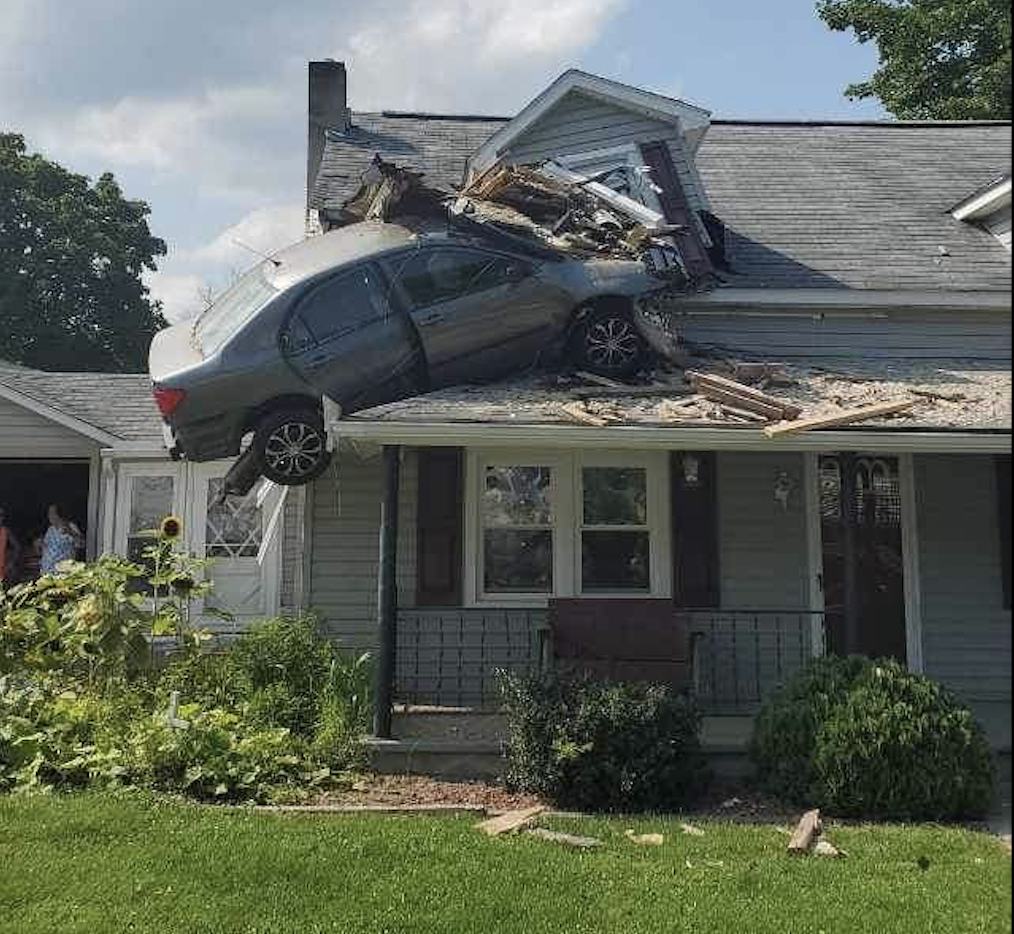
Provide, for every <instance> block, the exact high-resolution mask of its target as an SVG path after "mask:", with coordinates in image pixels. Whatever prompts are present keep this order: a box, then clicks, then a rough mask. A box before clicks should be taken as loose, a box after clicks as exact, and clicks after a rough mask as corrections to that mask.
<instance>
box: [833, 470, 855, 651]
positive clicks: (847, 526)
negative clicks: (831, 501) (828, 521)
mask: <svg viewBox="0 0 1014 934" xmlns="http://www.w3.org/2000/svg"><path fill="white" fill-rule="evenodd" d="M838 463H839V466H840V470H841V523H842V525H841V528H842V564H843V581H842V583H843V587H844V593H843V595H842V602H843V610H844V617H845V646H844V648H845V654H846V655H853V654H855V653H857V652H858V651H859V625H860V619H859V617H860V605H859V549H858V541H857V538H856V523H857V521H858V517H857V515H856V506H857V505H858V490H857V488H856V457H855V455H854V454H842V455H841V456H840V457H839V459H838Z"/></svg>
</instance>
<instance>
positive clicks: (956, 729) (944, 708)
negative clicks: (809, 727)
mask: <svg viewBox="0 0 1014 934" xmlns="http://www.w3.org/2000/svg"><path fill="white" fill-rule="evenodd" d="M814 767H815V769H816V773H817V780H818V782H819V786H820V788H821V789H822V792H823V796H824V800H825V801H826V803H827V806H828V807H829V808H832V809H833V810H834V811H836V812H838V813H840V814H844V815H847V816H852V817H889V818H895V819H900V820H958V819H961V818H967V817H980V816H982V815H983V814H985V813H986V812H987V810H988V809H989V806H990V802H991V800H992V796H993V779H994V774H993V759H992V755H991V753H990V749H989V744H988V743H987V741H986V738H985V735H984V733H983V731H982V728H981V727H980V726H979V724H978V723H977V722H976V721H975V718H974V717H973V716H972V713H971V711H969V710H968V709H967V708H965V707H963V706H962V705H961V704H959V703H958V702H957V701H956V700H955V698H954V697H953V695H952V694H951V693H950V692H949V691H947V690H946V689H945V688H943V687H942V686H941V685H939V684H937V683H935V682H933V681H930V680H929V679H927V678H922V677H919V676H917V675H912V674H910V673H909V672H907V671H906V670H905V669H904V668H903V667H902V666H900V665H898V664H897V663H895V662H881V663H878V664H876V665H871V666H869V667H868V668H867V669H866V670H865V671H864V673H863V675H862V676H861V677H860V678H859V680H858V681H857V682H856V683H855V685H854V686H853V688H852V690H851V691H850V692H849V694H848V697H847V698H846V699H845V701H844V703H842V704H840V705H838V706H837V707H836V708H835V709H834V710H832V711H831V713H830V715H829V716H828V718H827V719H826V720H825V721H824V723H823V725H822V728H821V729H820V731H819V732H818V733H817V738H816V748H815V751H814Z"/></svg>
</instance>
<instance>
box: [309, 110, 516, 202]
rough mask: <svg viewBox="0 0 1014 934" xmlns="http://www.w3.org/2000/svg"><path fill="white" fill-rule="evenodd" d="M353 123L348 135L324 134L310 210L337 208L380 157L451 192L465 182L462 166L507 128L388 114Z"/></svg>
mask: <svg viewBox="0 0 1014 934" xmlns="http://www.w3.org/2000/svg"><path fill="white" fill-rule="evenodd" d="M352 120H353V126H352V129H351V130H349V132H347V133H336V132H334V131H329V132H328V138H327V143H326V145H325V147H324V158H323V160H322V162H321V168H320V172H319V173H318V175H317V183H316V185H315V186H314V190H313V192H312V193H311V197H310V207H311V208H315V209H325V208H338V207H340V206H341V204H342V202H343V201H344V200H345V199H346V198H348V197H349V195H351V194H352V193H353V192H355V190H356V189H357V188H358V187H359V181H360V177H361V176H362V174H363V172H364V171H366V168H367V167H368V166H369V164H370V162H372V161H373V157H374V155H375V154H378V153H379V154H380V156H381V157H382V158H383V159H385V160H387V161H388V162H394V163H397V164H398V165H401V166H405V167H407V168H411V169H417V170H420V171H423V172H425V173H426V178H427V181H429V183H430V184H432V185H436V186H437V187H440V188H446V189H448V190H454V189H455V188H457V187H459V186H460V185H461V182H462V179H463V178H464V174H465V160H467V159H468V157H469V156H470V155H472V153H474V152H475V150H476V149H478V148H479V147H480V146H481V145H482V144H483V143H484V142H486V140H488V139H489V138H490V137H491V136H492V135H493V134H494V133H495V132H496V131H497V130H499V129H500V127H502V126H503V125H504V123H506V122H507V121H506V120H505V119H504V118H500V117H439V116H428V115H419V114H392V113H382V114H370V113H363V114H359V113H357V114H354V115H353V118H352Z"/></svg>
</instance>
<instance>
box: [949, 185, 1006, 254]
mask: <svg viewBox="0 0 1014 934" xmlns="http://www.w3.org/2000/svg"><path fill="white" fill-rule="evenodd" d="M951 216H952V217H954V219H955V220H959V221H963V222H964V223H967V224H975V225H976V226H977V227H982V228H983V229H984V230H988V231H989V232H990V233H991V234H993V236H994V237H996V239H997V240H999V241H1000V243H1002V244H1003V246H1004V248H1005V249H1006V250H1007V252H1008V253H1009V252H1010V248H1011V177H1010V176H1009V175H1004V176H1002V177H1001V178H998V179H996V180H995V181H992V182H990V183H989V184H988V185H986V186H985V187H983V188H980V189H979V190H978V191H976V192H974V193H973V194H971V195H969V196H968V197H967V198H965V200H964V201H961V202H960V203H958V204H956V205H955V206H954V207H953V208H951Z"/></svg>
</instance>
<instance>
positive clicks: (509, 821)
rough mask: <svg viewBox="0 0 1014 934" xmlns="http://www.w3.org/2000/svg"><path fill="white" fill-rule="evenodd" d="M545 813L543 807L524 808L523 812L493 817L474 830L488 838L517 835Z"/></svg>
mask: <svg viewBox="0 0 1014 934" xmlns="http://www.w3.org/2000/svg"><path fill="white" fill-rule="evenodd" d="M545 811H546V808H544V807H534V808H526V809H525V810H523V811H508V812H507V813H506V814H501V815H500V816H499V817H494V818H492V819H491V820H488V821H483V822H482V823H481V824H477V825H476V830H480V831H482V833H484V834H486V836H488V837H499V836H501V835H502V834H505V833H517V832H518V831H519V830H521V829H522V828H524V827H528V826H529V825H530V824H533V823H534V822H535V821H537V820H538V819H539V817H540V816H541V815H542V814H544V813H545Z"/></svg>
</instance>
